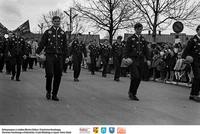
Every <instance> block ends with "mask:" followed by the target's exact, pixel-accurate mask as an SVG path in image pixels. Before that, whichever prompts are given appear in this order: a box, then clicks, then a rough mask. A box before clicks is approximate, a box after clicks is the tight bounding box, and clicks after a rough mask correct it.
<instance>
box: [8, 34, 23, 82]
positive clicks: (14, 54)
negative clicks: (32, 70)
mask: <svg viewBox="0 0 200 134" xmlns="http://www.w3.org/2000/svg"><path fill="white" fill-rule="evenodd" d="M6 51H7V52H6V53H8V55H9V56H10V60H11V71H12V76H11V80H14V78H15V76H16V81H20V79H19V77H20V74H21V66H22V61H23V58H26V55H25V40H24V38H22V37H21V36H20V33H19V32H16V33H15V36H13V37H11V38H10V40H9V44H8V46H7V50H6ZM16 67H17V70H16Z"/></svg>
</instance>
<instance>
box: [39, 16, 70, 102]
mask: <svg viewBox="0 0 200 134" xmlns="http://www.w3.org/2000/svg"><path fill="white" fill-rule="evenodd" d="M52 23H53V26H52V27H51V28H50V29H48V30H46V31H45V32H44V34H43V36H42V38H41V41H40V43H39V46H38V48H37V50H36V54H37V55H36V56H37V57H40V56H39V54H40V53H41V52H42V50H44V51H45V56H46V65H45V73H46V98H47V99H48V100H49V99H52V100H54V101H59V98H58V96H57V94H58V90H59V86H60V82H61V76H62V70H63V55H66V53H67V51H66V50H67V49H66V47H67V41H66V34H65V32H64V31H63V30H62V29H61V28H60V17H59V16H54V17H53V18H52ZM45 56H42V57H40V58H42V59H45ZM52 79H53V91H52ZM51 91H52V92H51ZM51 95H52V98H51Z"/></svg>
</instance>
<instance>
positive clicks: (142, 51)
mask: <svg viewBox="0 0 200 134" xmlns="http://www.w3.org/2000/svg"><path fill="white" fill-rule="evenodd" d="M124 57H125V58H131V59H132V60H133V63H132V64H131V65H130V73H131V83H130V88H129V97H130V96H136V94H137V90H138V87H139V85H140V82H141V77H142V76H141V74H142V73H141V71H142V70H141V67H142V65H144V64H143V63H144V60H145V58H146V59H149V51H148V47H147V41H146V40H145V39H144V37H142V36H141V35H140V36H139V37H138V36H137V35H136V34H134V35H133V36H131V37H129V38H128V39H127V43H126V47H125V52H124Z"/></svg>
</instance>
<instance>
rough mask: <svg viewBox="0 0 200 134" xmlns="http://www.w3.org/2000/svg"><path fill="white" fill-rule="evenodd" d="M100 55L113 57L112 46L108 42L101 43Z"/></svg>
mask: <svg viewBox="0 0 200 134" xmlns="http://www.w3.org/2000/svg"><path fill="white" fill-rule="evenodd" d="M100 55H101V57H102V58H103V57H107V58H110V57H111V55H112V54H111V46H110V45H108V44H100Z"/></svg>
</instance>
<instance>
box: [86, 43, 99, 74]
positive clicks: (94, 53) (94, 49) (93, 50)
mask: <svg viewBox="0 0 200 134" xmlns="http://www.w3.org/2000/svg"><path fill="white" fill-rule="evenodd" d="M88 49H89V51H90V54H89V56H90V59H91V66H90V70H91V74H92V75H94V74H95V73H94V72H95V69H96V59H97V58H98V56H99V48H98V46H97V44H95V41H91V42H90V44H89V46H88Z"/></svg>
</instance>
